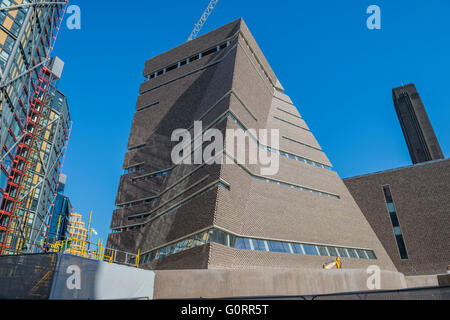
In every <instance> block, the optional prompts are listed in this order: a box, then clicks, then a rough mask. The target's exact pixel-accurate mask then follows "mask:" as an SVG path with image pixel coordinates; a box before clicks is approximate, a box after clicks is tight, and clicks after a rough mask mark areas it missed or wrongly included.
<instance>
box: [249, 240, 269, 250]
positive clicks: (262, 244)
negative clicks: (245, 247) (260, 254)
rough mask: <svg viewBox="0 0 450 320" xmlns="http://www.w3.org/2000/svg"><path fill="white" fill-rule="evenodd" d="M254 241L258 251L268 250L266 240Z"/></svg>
mask: <svg viewBox="0 0 450 320" xmlns="http://www.w3.org/2000/svg"><path fill="white" fill-rule="evenodd" d="M252 242H253V247H254V248H255V250H257V251H267V250H266V244H265V241H264V240H252Z"/></svg>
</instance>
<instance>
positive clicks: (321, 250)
mask: <svg viewBox="0 0 450 320" xmlns="http://www.w3.org/2000/svg"><path fill="white" fill-rule="evenodd" d="M317 248H318V249H319V253H320V255H321V256H329V253H328V251H327V248H326V247H324V246H317Z"/></svg>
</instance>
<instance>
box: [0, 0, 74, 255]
mask: <svg viewBox="0 0 450 320" xmlns="http://www.w3.org/2000/svg"><path fill="white" fill-rule="evenodd" d="M47 2H48V3H47ZM66 5H67V1H61V2H51V1H29V0H15V1H14V0H2V1H1V3H0V75H1V90H0V147H1V153H0V254H14V253H19V252H39V251H40V250H41V249H42V248H43V246H42V245H37V243H38V242H40V241H42V240H46V239H47V233H48V228H49V226H50V222H51V209H52V207H53V205H54V198H55V196H56V189H57V184H58V173H59V169H60V166H61V156H62V154H63V150H64V148H65V144H66V141H67V140H68V136H69V132H70V127H71V121H70V115H69V110H68V105H67V99H66V97H65V96H64V94H63V93H61V92H60V91H58V90H57V83H58V80H59V79H60V76H61V71H62V67H63V65H64V63H63V62H62V61H61V60H59V59H58V58H52V59H50V54H51V52H52V49H53V46H54V43H55V40H56V36H57V33H58V31H59V26H60V24H61V22H62V19H63V15H64V12H65V7H66ZM49 212H50V214H49Z"/></svg>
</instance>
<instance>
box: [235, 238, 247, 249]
mask: <svg viewBox="0 0 450 320" xmlns="http://www.w3.org/2000/svg"><path fill="white" fill-rule="evenodd" d="M234 247H235V248H236V249H247V250H251V247H250V242H249V241H248V239H246V238H239V237H236V243H235V244H234Z"/></svg>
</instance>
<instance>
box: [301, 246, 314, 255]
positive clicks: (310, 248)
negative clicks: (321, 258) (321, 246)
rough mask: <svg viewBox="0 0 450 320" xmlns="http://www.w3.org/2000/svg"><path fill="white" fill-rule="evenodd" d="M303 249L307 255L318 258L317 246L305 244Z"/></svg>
mask: <svg viewBox="0 0 450 320" xmlns="http://www.w3.org/2000/svg"><path fill="white" fill-rule="evenodd" d="M303 249H304V250H305V254H309V255H314V256H317V250H316V247H315V246H312V245H309V244H304V245H303Z"/></svg>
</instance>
